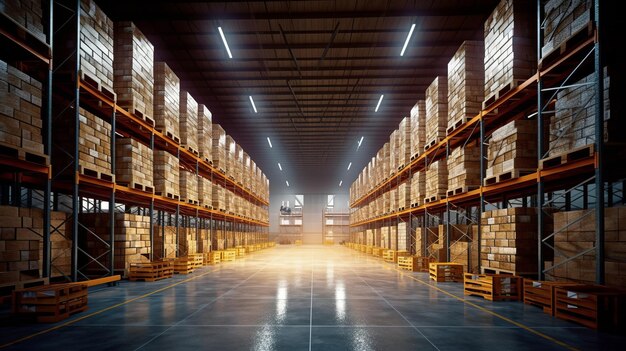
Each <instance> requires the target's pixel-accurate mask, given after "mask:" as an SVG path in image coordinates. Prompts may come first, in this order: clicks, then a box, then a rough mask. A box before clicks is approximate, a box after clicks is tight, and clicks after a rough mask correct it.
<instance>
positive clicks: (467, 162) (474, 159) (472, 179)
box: [447, 140, 481, 196]
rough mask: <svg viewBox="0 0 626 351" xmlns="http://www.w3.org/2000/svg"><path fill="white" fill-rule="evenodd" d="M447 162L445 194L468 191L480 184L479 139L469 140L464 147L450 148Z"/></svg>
mask: <svg viewBox="0 0 626 351" xmlns="http://www.w3.org/2000/svg"><path fill="white" fill-rule="evenodd" d="M447 162H448V191H447V196H453V195H457V194H461V193H464V192H468V191H470V190H473V189H476V188H478V187H479V186H480V184H481V179H480V141H478V140H477V141H475V142H469V143H468V144H466V145H465V147H457V148H456V149H454V150H452V152H451V153H450V155H449V156H448V159H447Z"/></svg>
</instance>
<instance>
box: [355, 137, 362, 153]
mask: <svg viewBox="0 0 626 351" xmlns="http://www.w3.org/2000/svg"><path fill="white" fill-rule="evenodd" d="M361 143H363V137H361V139H360V140H359V141H358V142H357V144H358V145H357V146H356V149H357V151H358V150H359V148H360V147H361Z"/></svg>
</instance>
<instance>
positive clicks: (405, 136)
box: [396, 117, 411, 170]
mask: <svg viewBox="0 0 626 351" xmlns="http://www.w3.org/2000/svg"><path fill="white" fill-rule="evenodd" d="M398 137H399V139H398V148H397V154H396V155H397V160H396V167H397V169H398V170H401V169H402V168H403V167H404V166H406V165H408V164H409V163H411V118H410V117H404V118H403V119H402V121H400V126H399V127H398Z"/></svg>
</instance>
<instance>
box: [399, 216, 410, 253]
mask: <svg viewBox="0 0 626 351" xmlns="http://www.w3.org/2000/svg"><path fill="white" fill-rule="evenodd" d="M397 231H398V234H397V235H398V250H404V251H408V250H409V249H410V245H411V243H410V240H409V228H408V226H407V222H399V223H398V227H397Z"/></svg>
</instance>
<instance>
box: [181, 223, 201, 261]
mask: <svg viewBox="0 0 626 351" xmlns="http://www.w3.org/2000/svg"><path fill="white" fill-rule="evenodd" d="M178 251H179V256H188V255H191V254H195V253H196V252H197V251H198V241H197V240H196V228H190V227H185V226H181V227H179V228H178Z"/></svg>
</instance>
